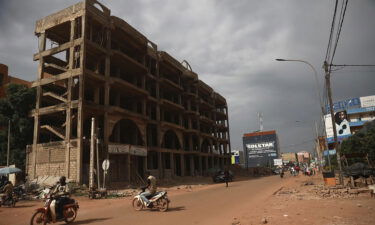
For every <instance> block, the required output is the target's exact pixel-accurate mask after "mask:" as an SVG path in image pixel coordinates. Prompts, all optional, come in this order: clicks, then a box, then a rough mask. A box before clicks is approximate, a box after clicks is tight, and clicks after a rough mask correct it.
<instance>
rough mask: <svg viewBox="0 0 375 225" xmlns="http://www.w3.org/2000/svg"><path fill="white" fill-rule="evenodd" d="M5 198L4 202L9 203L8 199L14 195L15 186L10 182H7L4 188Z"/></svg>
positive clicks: (3, 197) (3, 198)
mask: <svg viewBox="0 0 375 225" xmlns="http://www.w3.org/2000/svg"><path fill="white" fill-rule="evenodd" d="M2 191H3V192H4V196H2V202H5V201H7V200H8V199H10V198H12V193H13V184H12V182H10V181H6V182H5V186H4V187H3V190H2Z"/></svg>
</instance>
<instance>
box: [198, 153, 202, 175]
mask: <svg viewBox="0 0 375 225" xmlns="http://www.w3.org/2000/svg"><path fill="white" fill-rule="evenodd" d="M198 163H199V175H200V176H202V171H203V168H202V164H203V162H202V156H198Z"/></svg>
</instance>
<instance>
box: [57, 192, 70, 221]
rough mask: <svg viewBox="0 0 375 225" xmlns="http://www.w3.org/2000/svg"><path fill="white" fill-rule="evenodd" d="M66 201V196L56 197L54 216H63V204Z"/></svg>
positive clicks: (67, 201) (67, 200)
mask: <svg viewBox="0 0 375 225" xmlns="http://www.w3.org/2000/svg"><path fill="white" fill-rule="evenodd" d="M68 203H69V198H68V197H59V198H58V199H56V217H57V218H62V217H64V215H63V209H64V205H66V204H68Z"/></svg>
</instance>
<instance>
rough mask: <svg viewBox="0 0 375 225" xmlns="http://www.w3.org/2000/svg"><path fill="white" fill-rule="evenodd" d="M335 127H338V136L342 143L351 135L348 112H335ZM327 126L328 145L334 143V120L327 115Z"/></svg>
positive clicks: (325, 119)
mask: <svg viewBox="0 0 375 225" xmlns="http://www.w3.org/2000/svg"><path fill="white" fill-rule="evenodd" d="M334 116H335V125H336V134H337V139H338V140H339V141H340V140H342V139H344V138H346V137H349V136H350V135H351V131H350V126H349V121H348V115H347V113H346V111H339V112H335V114H334ZM324 121H325V126H326V134H327V140H328V143H330V142H333V141H334V140H333V126H332V119H331V114H327V115H325V116H324Z"/></svg>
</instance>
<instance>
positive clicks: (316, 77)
mask: <svg viewBox="0 0 375 225" xmlns="http://www.w3.org/2000/svg"><path fill="white" fill-rule="evenodd" d="M275 60H276V61H279V62H301V63H305V64H307V65H309V66H310V68H311V69H312V70H313V71H314V76H315V82H316V93H317V95H318V98H319V104H320V109H321V110H322V118H321V119H322V122H323V124H325V121H324V118H323V116H324V114H325V113H324V107H323V103H322V98H321V96H320V92H319V90H320V88H319V81H318V73H317V72H316V69H315V68H314V66H313V65H312V64H311V63H309V62H307V61H305V60H301V59H275ZM326 148H327V149H328V144H327V143H326ZM328 163H329V166H330V167H331V165H330V164H331V162H330V159H329V155H328Z"/></svg>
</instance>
